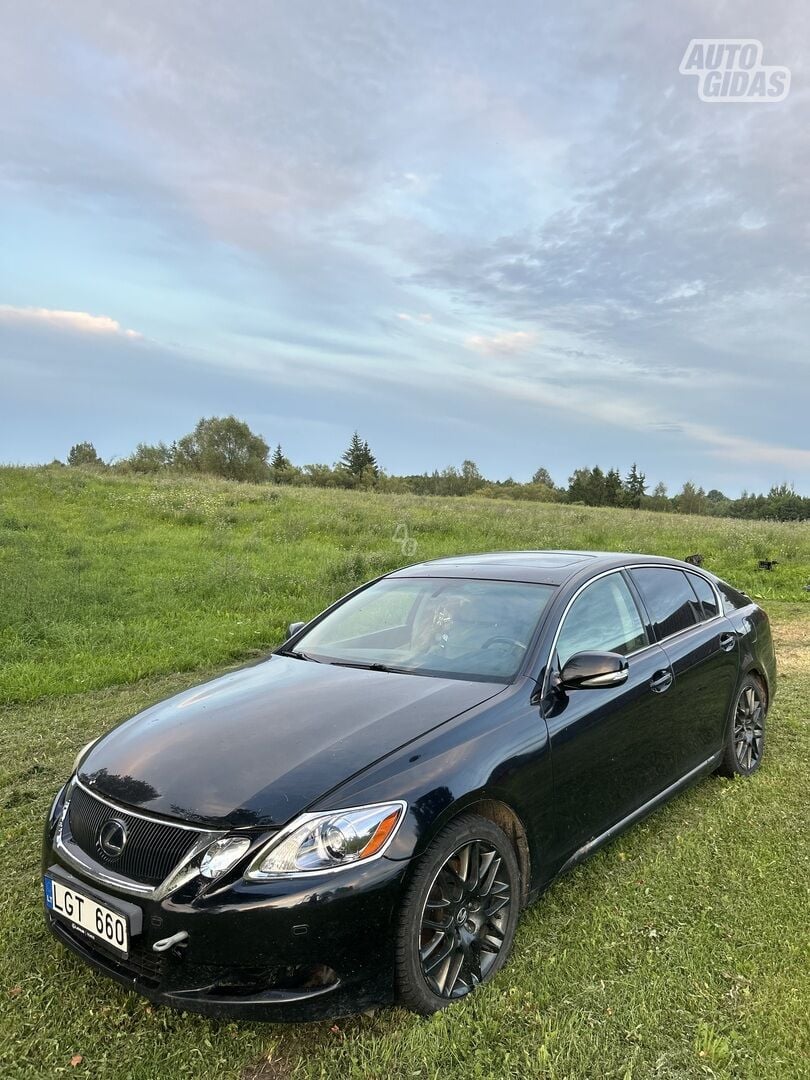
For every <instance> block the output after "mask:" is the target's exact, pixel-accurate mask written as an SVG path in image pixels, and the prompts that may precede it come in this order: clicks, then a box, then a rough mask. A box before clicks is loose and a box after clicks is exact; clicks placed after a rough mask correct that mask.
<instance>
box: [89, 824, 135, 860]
mask: <svg viewBox="0 0 810 1080" xmlns="http://www.w3.org/2000/svg"><path fill="white" fill-rule="evenodd" d="M96 842H97V843H98V846H99V848H100V849H101V850H102V851H103V852H104V854H105V855H106V856H107V858H108V859H117V858H118V856H119V855H120V854H121V852H122V851H123V850H124V848H125V846H126V842H127V829H126V825H124V823H123V821H119V820H118V818H110V820H109V821H105V822H104V824H103V825H102V826H101V828H100V829H99V830H98V836H97V837H96Z"/></svg>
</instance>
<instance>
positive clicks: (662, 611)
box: [630, 566, 739, 773]
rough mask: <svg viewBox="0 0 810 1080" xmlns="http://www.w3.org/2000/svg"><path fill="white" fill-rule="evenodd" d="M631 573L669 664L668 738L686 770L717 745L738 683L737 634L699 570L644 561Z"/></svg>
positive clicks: (702, 758)
mask: <svg viewBox="0 0 810 1080" xmlns="http://www.w3.org/2000/svg"><path fill="white" fill-rule="evenodd" d="M630 577H631V578H632V580H633V582H634V584H635V585H636V586H637V588H638V590H639V593H640V594H641V599H642V602H643V604H644V607H645V608H646V610H647V613H648V616H649V620H650V622H651V623H652V627H653V634H654V635H655V637H656V640H657V641H658V643H659V644H660V645H661V647H662V648H663V649H664V652H665V653H666V654H667V656H668V657H669V660H670V663H671V664H672V671H673V674H674V677H675V681H674V685H673V686H672V688H671V690H670V691H669V693H668V697H669V702H670V705H671V706H672V739H673V744H677V747H678V760H679V763H680V771H681V772H682V773H687V772H689V771H690V770H692V769H695V768H697V767H698V766H699V765H701V764H703V763H704V762H705V761H707V760H708V759H709V758H710V757H711V756H712V755H713V754H715V753H716V752H717V751H718V750H719V749H720V746H721V743H722V738H723V731H724V730H725V724H726V721H727V718H728V710H729V708H730V705H731V697H732V695H733V693H734V689H735V686H736V684H737V677H738V668H739V642H738V637H737V634H736V633H735V630H734V627H733V626H732V625H731V623H730V622H729V620H728V619H726V618H725V616H724V615H723V614H722V612H721V610H720V605H719V602H718V598H717V594H716V592H715V590H714V589H713V588H712V586H711V585H710V584H709V582H708V581H707V579H706V578H704V577H703V576H702V575H700V574H694V573H691V572H688V571H683V570H680V569H679V568H678V567H674V566H673V567H670V566H643V567H638V568H632V569H631V570H630Z"/></svg>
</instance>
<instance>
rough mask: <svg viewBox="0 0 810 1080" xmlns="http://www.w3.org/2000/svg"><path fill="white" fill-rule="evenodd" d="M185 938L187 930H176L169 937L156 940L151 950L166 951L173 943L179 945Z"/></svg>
mask: <svg viewBox="0 0 810 1080" xmlns="http://www.w3.org/2000/svg"><path fill="white" fill-rule="evenodd" d="M187 938H188V930H178V931H177V933H176V934H172V936H171V937H165V938H161V939H160V941H156V942H155V944H154V945H153V946H152V951H153V952H157V953H161V952H166V950H167V949H171V948H172V946H173V945H179V944H180V943H181V942H182V941H185V940H186V939H187Z"/></svg>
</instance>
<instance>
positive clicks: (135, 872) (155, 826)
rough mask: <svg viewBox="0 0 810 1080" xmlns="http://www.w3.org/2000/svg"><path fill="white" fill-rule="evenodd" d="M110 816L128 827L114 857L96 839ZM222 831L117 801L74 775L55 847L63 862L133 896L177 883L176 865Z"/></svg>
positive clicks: (159, 891)
mask: <svg viewBox="0 0 810 1080" xmlns="http://www.w3.org/2000/svg"><path fill="white" fill-rule="evenodd" d="M112 819H115V820H117V821H119V822H121V823H122V824H124V825H125V826H126V828H127V832H128V833H130V838H129V839H128V842H127V844H126V847H125V848H124V851H123V852H122V853H121V855H120V856H119V857H117V858H110V857H109V856H107V855H106V854H105V853H104V851H103V850H102V849H101V848H100V847H99V845H98V843H97V834H98V830H99V829H100V828H101V826H103V825H104V824H105V823H106V822H107V821H109V820H112ZM223 835H224V833H223V831H222V830H209V829H205V828H204V827H201V826H197V825H186V824H184V823H182V822H177V821H166V820H165V819H163V818H159V817H156V816H154V815H151V814H146V813H142V812H141V811H134V810H131V809H129V808H126V807H123V806H119V805H118V804H116V803H114V802H113V801H112V800H110V799H107V798H106V797H105V796H101V795H98V794H97V793H96V792H93V791H90V790H89V789H88V788H86V787H85V786H84V784H82V783H81V781H80V780H79V779H78V778H76V777H74V778H73V779H72V780H71V782H70V785H69V787H68V791H67V795H66V798H65V805H64V808H63V810H62V815H61V817H60V820H59V823H58V825H57V828H56V833H55V836H54V847H55V848H56V850H57V851H58V852H59V854H60V855H61V856H62V857H63V858H64V859H65V861H66V862H68V863H70V864H71V865H72V866H73V867H75V868H76V869H78V870H81V871H83V872H84V873H85V874H87V875H89V876H90V877H92V878H93V879H94V880H96V881H99V882H102V883H103V884H106V885H109V886H111V887H112V888H115V889H120V890H121V891H122V892H126V893H130V894H132V895H134V896H141V897H153V898H154V899H159V898H160V897H161V896H164V895H166V893H167V892H169V891H171V889H173V888H176V887H178V886H179V885H180V884H181V882H180V881H179V880H176V879H177V877H178V871H180V870H181V869H182V867H183V866H185V865H186V864H187V863H189V862H191V861H192V860H193V859H194V857H195V856H197V855H199V853H200V852H201V851H203V850H205V848H207V847H208V846H209V845H210V844H211V843H213V841H214V840H217V839H218V838H219V837H220V836H223ZM191 876H193V875H191ZM185 880H188V878H186V879H185Z"/></svg>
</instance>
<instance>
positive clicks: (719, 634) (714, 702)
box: [43, 551, 775, 1020]
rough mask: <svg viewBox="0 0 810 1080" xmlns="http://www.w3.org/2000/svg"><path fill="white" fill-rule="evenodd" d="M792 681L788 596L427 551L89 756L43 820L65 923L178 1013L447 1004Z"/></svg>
mask: <svg viewBox="0 0 810 1080" xmlns="http://www.w3.org/2000/svg"><path fill="white" fill-rule="evenodd" d="M774 689H775V662H774V652H773V645H772V641H771V633H770V628H769V625H768V619H767V617H766V615H765V613H764V612H763V611H762V610H761V609H760V608H759V607H758V606H757V605H756V604H755V603H753V602H752V601H751V600H750V599H749V597H747V596H746V595H744V594H743V593H741V592H738V591H737V590H736V589H734V588H732V587H731V586H729V585H727V584H725V583H724V582H723V581H720V580H719V579H717V578H716V577H714V576H713V575H711V574H709V573H707V572H705V571H703V570H700V569H697V568H695V567H693V566H688V565H686V564H685V563H680V562H676V561H674V560H671V559H663V558H654V557H650V556H638V555H616V554H595V553H591V552H564V551H563V552H559V551H557V552H544V551H526V552H503V553H500V554H491V555H472V556H466V557H460V558H451V559H441V560H437V561H434V562H427V563H422V564H420V565H418V566H410V567H407V568H406V569H403V570H398V571H396V572H395V573H392V574H389V575H387V576H385V577H382V578H379V579H378V580H376V581H373V582H371V583H369V584H368V585H364V586H363V587H362V588H360V589H357V590H356V591H355V592H353V593H351V594H349V595H348V596H347V597H345V598H343V599H342V600H340V601H338V602H337V603H336V604H334V605H333V606H332V607H330V608H329V609H328V610H327V611H326V612H324V613H323V614H322V615H320V616H318V617H317V618H316V619H313V620H312V621H311V622H310V623H308V624H307V625H302V624H299V625H298V626H295V627H292V628H291V636H290V638H289V639H288V641H287V642H286V643H285V644H284V645H283V646H282V647H281V648H280V649H279V650H277V651H276V652H275V653H274V654H273V655H272V656H270V657H269V659H265V660H263V661H262V662H260V663H257V664H253V665H251V666H249V667H245V668H242V669H240V670H238V671H235V672H232V673H230V674H227V675H224V676H222V677H221V678H218V679H215V680H213V681H212V682H208V683H205V684H204V685H202V686H197V687H194V688H193V689H191V690H187V691H186V692H185V693H181V694H178V695H177V696H176V697H173V698H171V699H169V700H168V701H164V702H161V703H160V704H158V705H154V706H153V707H152V708H150V709H147V710H146V711H145V712H143V713H141V714H140V715H138V716H136V717H134V718H133V719H131V720H127V721H126V722H124V723H122V724H120V725H119V726H118V727H116V728H115V729H113V730H112V731H110V732H109V733H108V734H107V735H104V736H103V737H102V738H101V739H99V740H97V741H96V742H95V743H93V744H91V745H90V746H89V747H85V749H84V750H83V751H82V752H81V753H80V755H79V757H78V759H77V762H76V766H75V768H74V772H73V775H72V777H71V778H70V780H69V782H68V783H67V784H66V785H65V787H64V788H63V789H62V791H60V793H59V794H58V795H57V797H56V799H55V801H54V803H53V807H52V809H51V811H50V814H49V817H48V821H47V825H46V832H45V845H44V855H43V879H44V895H45V911H46V917H47V921H48V925H49V926H50V928H51V930H52V931H53V933H54V934H55V936H56V937H57V938H58V939H59V940H60V941H61V942H63V943H64V944H65V945H67V946H68V947H69V948H70V949H72V950H73V951H74V952H75V953H77V954H78V955H79V956H80V957H82V958H83V959H84V960H85V961H87V963H89V964H91V965H92V966H93V967H95V968H98V969H99V970H101V971H104V972H106V973H107V974H109V975H111V976H112V977H113V978H115V979H117V980H118V981H119V982H121V983H123V984H124V985H125V986H127V987H129V988H130V989H134V990H136V991H138V992H139V993H142V994H144V995H146V996H147V997H149V998H151V999H153V1000H155V1001H159V1002H165V1003H168V1004H170V1005H173V1006H175V1007H177V1008H182V1009H188V1010H195V1011H198V1012H202V1013H207V1014H209V1015H214V1016H233V1017H246V1018H266V1019H272V1020H302V1019H313V1018H319V1017H333V1016H340V1015H344V1014H347V1013H352V1012H356V1011H359V1010H362V1009H367V1008H369V1007H370V1006H375V1005H380V1004H384V1003H387V1002H393V1001H398V1002H400V1003H401V1004H403V1005H405V1006H408V1007H410V1008H411V1009H414V1010H416V1011H417V1012H420V1013H431V1012H434V1011H435V1010H437V1009H440V1008H442V1007H443V1006H445V1005H447V1004H448V1003H449V1002H452V1001H454V1000H457V999H459V998H462V997H464V996H465V995H466V994H468V993H469V992H470V991H472V990H473V989H474V988H475V987H476V986H477V985H478V984H479V983H482V982H486V981H487V980H488V979H490V978H492V976H493V975H494V974H495V973H496V972H497V971H498V969H499V968H500V967H501V966H502V965H503V963H504V962H505V960H506V958H507V956H508V953H509V949H510V946H511V944H512V939H513V936H514V933H515V925H516V923H517V919H518V914H519V912H520V910H521V909H522V908H523V907H525V906H526V904H528V903H530V902H531V901H532V900H533V899H534V898H535V897H536V896H537V895H538V894H539V893H540V892H541V890H543V889H544V888H545V887H546V886H548V884H549V883H550V882H551V881H553V880H554V879H555V878H556V877H557V876H558V875H559V874H561V873H563V872H564V871H565V870H567V869H569V868H570V867H572V866H573V865H575V864H576V863H577V862H579V861H580V860H582V859H583V858H585V857H586V856H587V855H588V854H590V853H591V852H592V851H594V849H595V848H597V847H599V845H600V844H603V843H604V842H605V841H607V840H609V839H611V838H612V837H613V836H615V835H616V834H617V833H619V832H620V831H621V830H622V829H624V828H626V827H627V826H628V825H630V824H631V823H632V822H634V821H637V820H638V819H639V818H641V817H642V816H643V815H645V814H647V813H649V812H650V811H651V810H653V809H654V808H655V807H657V806H659V805H660V804H661V803H663V802H664V801H666V800H667V799H669V798H670V797H671V796H672V795H674V794H675V793H676V792H678V791H680V790H681V789H683V788H684V787H686V786H687V785H688V784H691V783H693V782H694V781H696V780H697V779H698V778H699V777H702V776H705V775H706V774H707V773H711V772H713V771H719V772H722V773H723V774H725V775H726V776H735V775H737V776H748V775H749V774H751V773H752V772H754V770H755V769H757V768H758V767H759V764H760V762H761V760H762V754H763V749H764V740H765V715H766V712H767V709H768V705H769V703H770V702H771V700H772V698H773V694H774Z"/></svg>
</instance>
